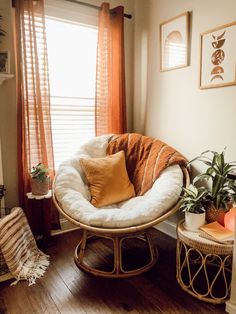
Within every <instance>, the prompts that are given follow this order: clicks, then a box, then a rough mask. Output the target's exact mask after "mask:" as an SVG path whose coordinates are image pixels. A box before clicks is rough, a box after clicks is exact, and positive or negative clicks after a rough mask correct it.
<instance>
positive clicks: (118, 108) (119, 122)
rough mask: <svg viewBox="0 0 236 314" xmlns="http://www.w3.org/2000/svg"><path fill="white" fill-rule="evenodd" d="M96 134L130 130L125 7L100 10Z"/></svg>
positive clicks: (107, 5)
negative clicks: (128, 124)
mask: <svg viewBox="0 0 236 314" xmlns="http://www.w3.org/2000/svg"><path fill="white" fill-rule="evenodd" d="M95 106H96V110H95V125H96V135H102V134H107V133H125V132H126V100H125V54H124V8H123V7H122V6H118V7H116V8H114V9H112V10H110V8H109V4H108V3H103V4H102V6H101V10H100V12H99V22H98V47H97V72H96V96H95Z"/></svg>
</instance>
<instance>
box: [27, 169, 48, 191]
mask: <svg viewBox="0 0 236 314" xmlns="http://www.w3.org/2000/svg"><path fill="white" fill-rule="evenodd" d="M30 175H31V192H32V194H34V195H46V194H48V191H49V181H50V178H49V175H48V168H46V167H45V166H44V164H42V163H39V164H38V165H36V166H34V167H32V169H31V172H30Z"/></svg>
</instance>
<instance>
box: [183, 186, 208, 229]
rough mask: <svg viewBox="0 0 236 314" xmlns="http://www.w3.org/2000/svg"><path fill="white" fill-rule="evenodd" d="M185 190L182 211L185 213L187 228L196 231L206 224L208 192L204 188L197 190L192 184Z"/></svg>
mask: <svg viewBox="0 0 236 314" xmlns="http://www.w3.org/2000/svg"><path fill="white" fill-rule="evenodd" d="M183 190H184V192H185V193H184V195H183V197H182V203H181V206H180V209H182V210H183V211H184V212H185V228H186V229H187V230H190V231H196V230H198V228H199V227H201V226H202V225H204V224H205V218H206V209H205V208H206V205H207V203H208V200H207V196H208V190H207V189H206V188H204V187H199V188H197V187H196V186H194V185H192V184H190V185H189V187H188V188H183Z"/></svg>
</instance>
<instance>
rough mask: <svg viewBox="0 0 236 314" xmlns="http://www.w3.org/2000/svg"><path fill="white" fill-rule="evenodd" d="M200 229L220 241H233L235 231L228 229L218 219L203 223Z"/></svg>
mask: <svg viewBox="0 0 236 314" xmlns="http://www.w3.org/2000/svg"><path fill="white" fill-rule="evenodd" d="M200 229H201V230H202V231H204V232H206V233H207V234H208V235H210V236H211V237H212V238H213V239H216V240H218V241H233V239H234V232H233V231H230V230H228V229H226V228H225V227H224V226H222V225H221V224H219V223H218V222H217V221H214V222H211V223H209V224H206V225H203V226H201V227H200Z"/></svg>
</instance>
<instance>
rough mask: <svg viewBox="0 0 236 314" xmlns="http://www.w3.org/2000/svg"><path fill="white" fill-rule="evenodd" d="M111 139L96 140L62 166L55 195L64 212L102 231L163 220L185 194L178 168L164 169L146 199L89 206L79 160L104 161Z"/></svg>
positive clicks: (142, 197) (59, 170)
mask: <svg viewBox="0 0 236 314" xmlns="http://www.w3.org/2000/svg"><path fill="white" fill-rule="evenodd" d="M110 136H111V135H104V136H99V137H95V138H94V139H92V140H90V141H89V142H87V143H86V144H84V145H83V146H81V148H80V149H79V151H78V152H77V153H76V154H75V155H74V156H73V157H72V158H70V159H69V160H67V161H65V162H63V163H62V164H61V165H60V167H59V169H58V172H57V177H56V180H55V183H54V192H55V195H56V198H57V200H58V201H59V202H60V206H61V207H62V209H63V211H64V212H65V213H66V214H67V215H69V216H70V217H72V218H74V219H75V220H77V221H78V222H81V223H83V224H86V225H89V226H94V227H103V228H125V227H131V226H136V225H141V224H144V223H147V222H150V221H152V220H154V219H156V218H158V217H160V216H162V215H163V214H164V213H166V212H167V211H168V210H169V209H170V208H171V207H172V206H173V205H174V204H175V203H176V202H177V200H178V198H179V196H180V194H181V191H182V186H183V172H182V170H181V168H180V167H179V166H178V165H174V166H170V167H168V168H167V169H165V170H164V171H163V172H162V173H161V175H160V177H159V178H158V179H157V180H156V181H155V182H154V184H153V186H152V188H151V189H150V190H148V191H147V192H146V193H145V194H144V195H143V196H137V197H133V198H131V199H129V200H127V201H124V202H120V203H117V204H113V205H109V206H105V207H103V208H96V207H94V206H93V205H92V204H91V203H90V202H89V201H90V199H91V195H90V192H89V189H88V186H87V185H86V183H85V182H86V179H85V176H84V173H83V171H82V168H81V167H80V164H79V159H80V158H86V157H87V158H90V157H93V158H95V157H105V156H106V149H107V145H108V139H109V138H110Z"/></svg>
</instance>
